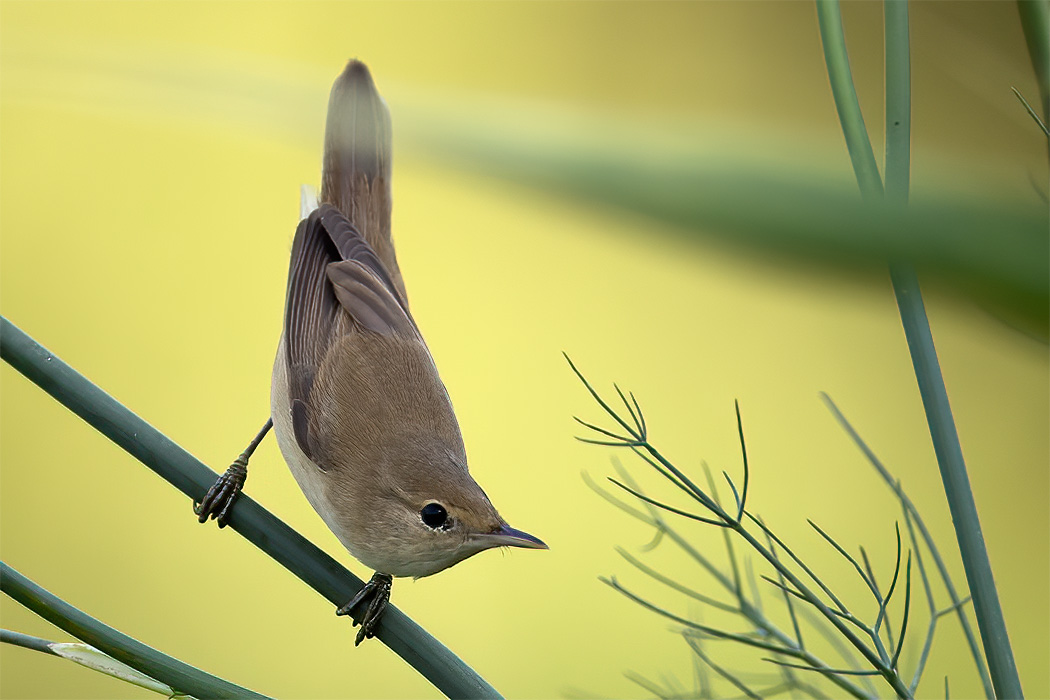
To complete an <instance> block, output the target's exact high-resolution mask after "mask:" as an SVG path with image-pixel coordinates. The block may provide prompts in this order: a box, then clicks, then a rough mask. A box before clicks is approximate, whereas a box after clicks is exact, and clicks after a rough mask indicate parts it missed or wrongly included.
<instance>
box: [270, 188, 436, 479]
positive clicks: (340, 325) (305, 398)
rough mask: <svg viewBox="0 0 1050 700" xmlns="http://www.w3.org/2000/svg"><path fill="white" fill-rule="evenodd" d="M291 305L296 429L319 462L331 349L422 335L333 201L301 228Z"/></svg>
mask: <svg viewBox="0 0 1050 700" xmlns="http://www.w3.org/2000/svg"><path fill="white" fill-rule="evenodd" d="M285 308H286V310H285V319H284V337H285V343H286V350H287V352H286V361H287V363H288V367H287V369H288V391H289V400H290V405H291V407H292V427H293V428H294V432H295V437H296V441H297V442H298V443H299V447H300V448H301V449H302V450H303V452H304V453H306V455H307V456H308V457H310V458H311V459H313V454H314V453H315V452H316V450H314V449H313V445H312V444H311V440H310V436H309V429H308V426H309V406H310V392H311V390H312V389H313V384H314V378H315V377H316V375H317V371H318V368H319V367H320V366H321V363H322V362H323V361H324V358H325V355H326V354H327V352H328V350H329V348H330V347H331V346H332V344H333V343H334V342H335V341H337V340H338V339H339V338H341V337H343V336H345V335H349V334H353V333H360V332H362V331H369V332H373V333H380V334H384V335H399V336H407V337H413V336H414V337H417V338H418V337H419V330H418V329H417V328H416V324H415V322H414V321H413V320H412V317H411V315H410V314H409V312H408V309H407V305H406V304H405V301H404V299H403V298H402V296H401V294H400V293H399V292H398V289H397V287H396V286H395V285H394V283H393V281H392V279H391V277H390V274H389V272H388V271H387V269H386V267H385V266H384V265H383V263H382V262H381V261H380V260H379V257H378V256H377V255H376V253H375V251H374V250H373V249H372V247H371V246H370V245H369V244H368V242H367V241H365V239H364V237H363V236H362V235H361V234H360V233H359V232H358V231H357V229H356V228H354V226H353V224H351V223H350V221H349V220H347V218H346V217H345V216H343V214H342V213H340V212H339V210H337V209H336V208H335V207H333V206H331V205H328V204H322V205H321V206H320V207H318V208H317V209H316V210H314V211H313V212H312V213H311V214H310V215H309V216H308V217H307V218H305V219H303V220H302V221H301V222H299V227H298V229H296V232H295V241H294V243H293V244H292V259H291V264H290V266H289V271H288V297H287V302H286V307H285Z"/></svg>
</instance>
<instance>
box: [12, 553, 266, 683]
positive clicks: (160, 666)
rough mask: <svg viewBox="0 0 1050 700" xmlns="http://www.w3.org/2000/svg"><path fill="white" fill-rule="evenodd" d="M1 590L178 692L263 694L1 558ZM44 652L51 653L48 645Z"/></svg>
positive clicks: (62, 627) (92, 644)
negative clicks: (84, 608) (155, 644)
mask: <svg viewBox="0 0 1050 700" xmlns="http://www.w3.org/2000/svg"><path fill="white" fill-rule="evenodd" d="M0 590H3V592H4V593H6V594H7V595H9V596H11V597H12V598H14V599H15V600H17V601H18V602H19V603H21V604H22V605H24V606H26V607H27V608H29V609H30V610H32V611H33V612H35V613H36V614H37V615H39V616H41V617H42V618H44V619H45V620H47V621H48V622H50V623H52V624H53V625H55V626H57V627H60V628H61V629H63V630H65V631H66V632H69V633H70V634H71V635H73V636H74V637H76V638H77V639H80V640H82V641H84V642H87V643H88V644H90V645H91V646H93V647H95V648H96V649H98V650H99V651H101V652H103V653H104V654H108V655H109V656H112V657H113V658H114V659H116V660H117V661H120V662H121V663H124V664H127V665H128V666H131V667H132V668H133V669H135V670H136V671H140V672H142V673H144V674H146V675H147V676H149V677H150V678H156V679H157V680H158V681H160V682H161V683H165V684H167V685H169V686H171V687H172V688H173V689H175V690H177V691H178V692H179V693H181V694H189V695H193V696H194V697H198V698H257V699H259V700H263V699H265V698H266V696H265V695H259V694H258V693H255V692H253V691H251V690H248V689H247V688H242V687H240V686H239V685H234V684H233V683H230V682H229V681H225V680H223V679H222V678H218V677H216V676H213V675H211V674H210V673H205V672H204V671H202V670H200V669H199V668H195V667H193V666H190V665H189V664H186V663H183V662H182V661H179V660H178V659H175V658H172V657H170V656H168V655H167V654H162V653H161V652H159V651H157V650H156V649H154V648H152V647H149V646H146V645H145V644H143V643H142V642H139V641H137V640H135V639H132V638H131V637H129V636H127V635H126V634H124V633H122V632H118V631H117V630H115V629H113V628H112V627H110V626H108V625H106V624H104V623H102V622H99V621H98V620H96V619H95V618H93V617H91V616H90V615H88V614H86V613H84V612H81V611H80V610H77V609H76V608H74V607H73V606H72V605H70V604H69V603H67V602H65V601H64V600H62V599H61V598H58V597H56V596H55V595H54V594H52V593H50V592H49V591H46V590H44V589H43V588H41V587H40V586H38V585H37V584H35V583H33V582H32V581H30V580H29V579H28V578H26V577H25V576H23V575H22V574H20V573H19V572H18V571H15V570H14V569H12V568H11V567H10V566H8V565H7V564H6V563H3V562H0ZM21 637H24V635H21ZM5 641H6V640H5ZM15 641H23V640H15ZM31 648H37V647H31ZM41 651H44V650H43V649H41ZM47 652H48V653H53V652H52V651H51V650H50V648H48V649H47Z"/></svg>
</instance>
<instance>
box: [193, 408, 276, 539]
mask: <svg viewBox="0 0 1050 700" xmlns="http://www.w3.org/2000/svg"><path fill="white" fill-rule="evenodd" d="M272 427H273V419H272V418H268V419H267V420H266V425H264V426H263V427H262V430H260V431H259V434H258V435H256V436H255V438H254V439H253V440H252V441H251V442H250V443H249V444H248V446H247V447H246V448H244V452H242V453H241V456H240V457H238V458H237V459H236V460H234V462H233V464H231V465H230V466H229V468H228V469H227V470H226V471H225V473H223V475H222V476H220V477H219V478H218V479H216V481H215V483H214V484H212V487H211V488H210V489H208V493H207V495H205V496H204V499H203V500H202V501H201V502H200V503H194V504H193V512H194V513H196V514H197V522H200V523H203V522H207V520H208V518H209V517H210V518H213V519H215V520H217V521H218V522H219V527H220V528H223V527H226V523H227V522H228V521H229V519H230V509H231V508H232V507H233V502H234V501H236V500H237V496H239V495H240V493H241V489H243V488H244V481H245V480H246V479H247V478H248V460H249V459H250V458H251V456H252V453H253V452H255V448H256V447H258V446H259V443H260V442H262V439H263V438H264V437H266V433H268V432H269V431H270V428H272Z"/></svg>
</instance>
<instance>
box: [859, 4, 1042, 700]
mask: <svg viewBox="0 0 1050 700" xmlns="http://www.w3.org/2000/svg"><path fill="white" fill-rule="evenodd" d="M885 14H886V124H887V130H886V198H887V203H888V204H889V205H890V206H904V205H905V204H906V203H907V201H908V187H909V175H908V173H909V171H910V167H911V166H910V158H911V152H910V145H909V144H910V141H911V117H910V115H911V63H910V49H909V41H910V39H909V31H908V4H907V2H906V0H890V1H888V2H886V3H885ZM862 189H863V184H862ZM890 278H891V279H892V281H893V292H894V295H895V296H896V297H897V307H898V308H899V310H900V315H901V322H902V324H903V326H904V334H905V336H906V338H907V340H908V349H909V351H910V352H911V358H912V364H913V366H914V368H915V377H916V380H917V381H918V384H919V393H920V394H921V396H922V403H923V407H924V408H925V409H926V420H927V423H928V424H929V428H930V437H931V438H932V440H933V448H934V452H935V453H936V455H937V464H938V466H939V467H940V471H941V481H942V482H943V483H944V494H945V496H946V497H947V499H948V507H949V510H950V511H951V514H952V523H953V524H954V525H955V534H956V537H957V539H958V541H959V551H960V553H961V554H962V560H963V568H964V570H965V571H966V580H967V583H968V584H969V586H970V592H971V594H972V595H973V599H974V611H975V613H976V615H977V625H978V628H979V629H980V631H981V639H982V641H983V642H984V653H985V656H986V657H987V659H988V667H989V670H990V672H991V677H992V685H993V687H994V690H995V697H997V698H1000V700H1005V699H1006V698H1021V697H1024V696H1023V693H1022V690H1021V680H1020V678H1019V677H1018V674H1017V665H1016V663H1015V662H1014V655H1013V649H1012V648H1011V646H1010V638H1009V635H1008V634H1007V631H1006V620H1005V619H1004V617H1003V611H1002V607H1001V606H1000V604H999V594H998V592H997V590H996V587H995V579H994V577H993V575H992V565H991V562H990V561H989V559H988V551H987V549H986V547H985V542H984V535H983V534H982V532H981V521H980V519H979V518H978V515H977V504H976V503H975V502H974V498H973V491H972V490H971V488H970V479H969V477H968V476H967V474H966V463H965V461H964V460H963V454H962V446H961V445H960V444H959V434H958V432H957V431H956V428H955V420H954V418H953V417H952V410H951V405H950V404H949V402H948V391H947V388H946V387H945V385H944V377H943V376H942V374H941V368H940V363H939V362H938V360H937V350H936V348H935V347H934V343H933V333H932V332H931V331H930V322H929V319H927V317H926V308H925V305H924V304H923V301H922V293H921V291H920V289H919V279H918V277H917V276H916V274H915V271H914V269H912V268H911V266H909V265H901V264H891V266H890Z"/></svg>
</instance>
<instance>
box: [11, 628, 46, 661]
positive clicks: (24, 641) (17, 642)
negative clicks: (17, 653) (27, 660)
mask: <svg viewBox="0 0 1050 700" xmlns="http://www.w3.org/2000/svg"><path fill="white" fill-rule="evenodd" d="M0 642H2V643H4V644H12V645H14V646H16V647H22V648H23V649H32V650H33V651H40V652H43V653H45V654H51V655H52V656H58V654H56V653H55V650H54V649H52V648H51V645H52V644H53V642H49V641H48V640H46V639H41V638H40V637H33V636H31V635H28V634H22V633H21V632H14V631H12V630H0Z"/></svg>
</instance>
